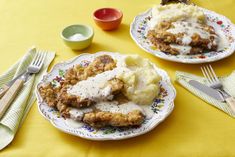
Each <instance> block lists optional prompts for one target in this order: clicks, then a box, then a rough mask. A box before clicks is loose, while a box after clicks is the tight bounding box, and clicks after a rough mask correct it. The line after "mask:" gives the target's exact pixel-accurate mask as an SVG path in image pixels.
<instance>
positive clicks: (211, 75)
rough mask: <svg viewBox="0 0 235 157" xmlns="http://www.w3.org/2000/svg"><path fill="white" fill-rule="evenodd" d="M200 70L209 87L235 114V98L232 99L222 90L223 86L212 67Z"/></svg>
mask: <svg viewBox="0 0 235 157" xmlns="http://www.w3.org/2000/svg"><path fill="white" fill-rule="evenodd" d="M201 70H202V73H203V75H204V77H205V78H207V82H208V83H209V86H210V87H211V88H213V89H215V90H217V91H218V92H220V93H221V95H222V96H223V98H224V99H225V101H226V102H227V104H228V105H229V106H230V108H231V110H232V111H233V112H234V113H235V98H233V97H232V96H231V95H230V94H229V93H227V92H226V91H225V90H224V88H223V85H222V83H221V82H220V80H219V79H218V77H217V76H216V74H215V71H214V70H213V68H212V66H211V65H209V66H204V67H201Z"/></svg>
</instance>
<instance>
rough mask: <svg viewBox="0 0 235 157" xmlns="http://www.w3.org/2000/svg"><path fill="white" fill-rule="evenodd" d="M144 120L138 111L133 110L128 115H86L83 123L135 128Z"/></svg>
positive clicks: (95, 113) (96, 113)
mask: <svg viewBox="0 0 235 157" xmlns="http://www.w3.org/2000/svg"><path fill="white" fill-rule="evenodd" d="M143 120H144V115H143V114H142V113H141V112H140V111H139V110H133V111H132V112H129V113H128V114H122V113H111V112H103V111H98V112H90V113H86V114H85V115H84V118H83V122H85V123H87V124H89V125H91V126H94V127H103V126H107V125H109V126H119V127H120V126H137V125H140V124H141V123H142V122H143Z"/></svg>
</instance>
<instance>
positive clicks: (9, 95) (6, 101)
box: [0, 79, 24, 119]
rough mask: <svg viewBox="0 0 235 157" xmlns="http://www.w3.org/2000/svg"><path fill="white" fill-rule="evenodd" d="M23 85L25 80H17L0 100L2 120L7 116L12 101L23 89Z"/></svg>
mask: <svg viewBox="0 0 235 157" xmlns="http://www.w3.org/2000/svg"><path fill="white" fill-rule="evenodd" d="M23 84H24V81H23V80H21V79H18V80H16V81H15V83H14V84H13V85H12V86H11V87H10V88H9V90H8V91H7V92H6V94H5V95H4V96H3V97H2V99H1V100H0V119H1V118H2V116H3V115H4V114H5V112H6V110H7V109H8V107H9V106H10V104H11V103H12V101H13V100H14V99H15V97H16V95H17V94H18V92H19V91H20V89H21V88H22V87H23Z"/></svg>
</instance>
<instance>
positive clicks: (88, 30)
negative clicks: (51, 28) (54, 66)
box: [61, 24, 94, 50]
mask: <svg viewBox="0 0 235 157" xmlns="http://www.w3.org/2000/svg"><path fill="white" fill-rule="evenodd" d="M93 36H94V31H93V29H92V27H90V26H87V25H80V24H77V25H71V26H68V27H65V28H64V29H63V31H62V32H61V38H62V39H63V41H64V43H65V44H66V45H67V46H68V47H70V48H71V49H73V50H82V49H85V48H87V47H88V46H89V45H90V44H91V42H92V39H93Z"/></svg>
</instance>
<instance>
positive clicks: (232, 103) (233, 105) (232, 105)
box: [225, 97, 235, 113]
mask: <svg viewBox="0 0 235 157" xmlns="http://www.w3.org/2000/svg"><path fill="white" fill-rule="evenodd" d="M225 101H226V102H227V103H228V105H229V106H230V108H231V110H232V111H233V113H235V98H234V97H228V98H226V99H225Z"/></svg>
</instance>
